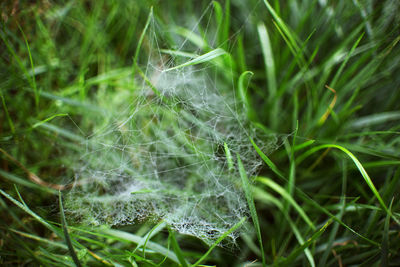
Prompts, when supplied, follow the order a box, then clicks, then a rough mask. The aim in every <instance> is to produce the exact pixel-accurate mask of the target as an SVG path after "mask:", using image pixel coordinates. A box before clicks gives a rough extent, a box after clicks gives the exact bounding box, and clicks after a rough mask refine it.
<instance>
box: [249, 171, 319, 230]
mask: <svg viewBox="0 0 400 267" xmlns="http://www.w3.org/2000/svg"><path fill="white" fill-rule="evenodd" d="M256 181H258V182H260V183H262V184H264V185H266V186H268V187H269V188H271V189H272V190H274V191H275V192H277V193H278V194H280V195H281V196H282V197H283V198H284V199H286V201H287V202H289V203H290V204H291V205H292V206H293V208H294V209H295V210H296V211H297V212H298V213H299V215H300V216H301V217H302V218H303V220H304V221H305V222H306V223H307V224H308V225H309V226H310V227H311V229H313V230H315V226H314V224H313V222H312V221H311V220H310V218H309V217H308V216H307V214H306V213H305V212H304V210H303V209H302V208H301V207H300V205H299V204H297V203H296V201H295V200H294V199H293V197H292V196H291V195H290V194H289V193H288V192H287V191H286V190H285V189H284V188H283V187H281V186H280V185H279V184H277V183H275V182H274V181H272V180H271V179H268V178H266V177H257V178H256Z"/></svg>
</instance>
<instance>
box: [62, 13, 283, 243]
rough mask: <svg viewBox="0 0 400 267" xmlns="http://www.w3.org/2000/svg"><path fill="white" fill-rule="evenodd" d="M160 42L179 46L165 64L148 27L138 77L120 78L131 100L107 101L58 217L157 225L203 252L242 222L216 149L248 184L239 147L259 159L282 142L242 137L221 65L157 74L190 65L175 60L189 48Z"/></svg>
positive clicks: (243, 128) (119, 96) (237, 194)
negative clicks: (193, 241) (190, 239)
mask: <svg viewBox="0 0 400 267" xmlns="http://www.w3.org/2000/svg"><path fill="white" fill-rule="evenodd" d="M203 17H204V16H203ZM196 31H197V28H196V27H194V28H193V30H192V34H196ZM168 34H169V36H168V37H169V38H172V39H173V41H174V42H176V43H177V44H179V43H180V45H176V47H177V48H178V49H175V50H174V51H176V52H174V53H172V55H171V52H168V53H166V52H165V50H162V48H164V47H162V44H161V43H162V42H161V41H160V40H161V38H160V32H159V30H158V29H157V28H156V22H155V20H154V19H152V21H151V23H150V27H149V29H148V32H147V34H146V39H145V42H144V47H143V48H142V49H143V50H144V51H146V50H147V52H146V54H148V59H147V62H139V63H140V64H139V66H140V68H141V69H143V70H144V71H143V73H142V74H143V75H141V76H137V77H135V79H132V75H131V76H130V77H127V78H124V79H126V81H125V82H126V83H130V84H132V83H134V84H135V86H134V90H119V92H118V93H115V94H114V95H113V97H112V98H111V99H110V100H109V101H108V102H109V106H111V107H112V108H111V109H110V108H109V109H110V110H111V111H110V114H109V115H108V116H106V117H107V118H105V121H111V123H107V126H106V127H99V128H100V130H97V131H96V133H95V134H93V135H92V136H91V137H90V138H88V139H87V140H86V143H85V145H86V148H87V149H86V153H84V154H83V155H82V157H81V158H80V161H79V165H78V166H79V168H77V170H76V184H77V186H75V187H74V188H73V190H72V191H71V192H70V193H69V194H68V196H67V199H66V207H67V209H68V211H69V213H70V214H72V215H75V217H76V218H79V219H80V220H81V221H82V222H84V223H90V224H109V225H121V224H131V223H135V222H138V221H141V220H154V221H157V220H163V221H165V222H166V223H167V224H168V225H169V226H170V227H172V228H173V229H175V230H176V231H178V232H180V233H182V234H189V235H193V236H196V237H198V238H200V239H202V240H203V241H205V242H206V243H209V244H210V243H211V242H213V241H215V239H216V238H218V237H219V236H220V235H221V234H222V233H224V232H226V231H227V230H229V229H230V228H231V227H232V226H233V225H234V224H235V223H237V222H238V221H239V220H240V219H241V218H242V217H243V216H247V214H248V208H247V204H246V203H247V202H246V199H245V197H244V194H243V190H242V187H241V180H240V175H239V172H238V170H237V168H236V166H235V167H234V168H233V169H232V168H229V166H228V162H227V156H226V151H225V150H224V144H226V145H227V147H228V148H229V150H230V153H231V155H232V158H233V159H235V158H236V153H237V154H239V155H240V157H241V159H242V161H243V163H244V166H245V168H246V171H247V174H248V176H249V177H251V176H253V175H254V174H256V173H257V171H258V170H259V167H260V166H261V164H262V161H261V159H260V158H259V156H258V155H257V153H256V151H255V150H254V148H253V146H252V145H251V143H250V141H249V138H250V137H251V138H253V139H255V140H257V143H258V145H259V146H260V148H261V149H262V150H263V151H264V152H265V153H266V154H268V153H270V152H272V151H274V150H275V149H277V147H278V146H279V145H280V144H281V143H282V137H279V136H277V135H265V134H262V133H261V131H259V130H257V129H255V128H254V127H252V125H251V123H250V122H249V121H248V119H247V116H246V113H245V110H244V107H243V104H242V103H241V102H240V101H238V98H236V96H235V94H236V93H235V89H234V86H233V82H232V80H228V79H226V76H225V77H224V75H222V74H221V73H218V63H221V60H223V58H222V57H221V58H218V59H215V60H213V61H210V62H207V63H204V64H201V65H196V66H188V67H183V68H179V69H175V70H170V71H165V70H166V69H168V68H171V67H173V66H175V65H176V64H178V63H179V62H184V61H188V60H190V59H188V58H182V57H181V56H179V55H178V52H182V51H183V50H186V51H187V49H191V48H193V45H192V43H190V42H189V41H188V40H186V39H182V38H181V37H179V36H178V35H176V34H174V33H168ZM208 34H209V35H211V34H212V33H210V32H209V33H208ZM166 48H171V47H166ZM171 49H174V47H172V48H171ZM192 51H193V49H192ZM181 54H182V53H181ZM185 55H186V54H185ZM218 60H220V62H218ZM142 61H143V60H142ZM143 63H144V64H143ZM143 66H144V67H143ZM228 76H229V75H228ZM283 138H284V137H283ZM234 161H235V160H234ZM236 235H237V233H232V234H231V235H230V237H231V238H232V239H233V240H234V239H235V237H236Z"/></svg>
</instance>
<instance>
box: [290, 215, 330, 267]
mask: <svg viewBox="0 0 400 267" xmlns="http://www.w3.org/2000/svg"><path fill="white" fill-rule="evenodd" d="M331 223H332V219H330V220H329V221H328V222H327V223H325V224H324V225H323V226H322V227H321V228H320V229H319V230H318V231H317V232H315V233H314V234H313V235H312V236H311V237H310V238H309V239H307V241H306V242H304V244H303V245H301V246H300V247H298V248H296V249H295V250H294V251H292V253H290V255H289V256H288V257H287V258H286V259H285V260H284V262H282V264H284V265H289V266H292V265H291V264H292V263H293V261H294V260H295V259H296V258H297V256H299V255H300V253H302V252H303V251H304V250H305V249H306V248H308V247H309V246H310V245H311V244H312V243H313V242H315V241H316V240H317V239H318V238H319V237H320V236H321V235H322V234H323V233H324V232H325V230H326V228H328V226H329V225H330V224H331Z"/></svg>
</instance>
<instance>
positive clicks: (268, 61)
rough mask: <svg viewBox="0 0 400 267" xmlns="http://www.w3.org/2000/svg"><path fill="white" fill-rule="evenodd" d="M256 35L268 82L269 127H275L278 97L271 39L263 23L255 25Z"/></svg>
mask: <svg viewBox="0 0 400 267" xmlns="http://www.w3.org/2000/svg"><path fill="white" fill-rule="evenodd" d="M257 30H258V36H259V38H260V42H261V49H262V52H263V56H264V65H265V71H266V77H267V82H268V105H269V106H270V109H271V111H270V123H271V128H272V129H275V128H276V126H277V119H278V110H279V99H277V98H276V96H277V95H276V93H277V91H278V88H277V83H276V74H275V61H274V56H273V51H272V47H271V41H270V38H269V36H268V31H267V28H266V27H265V25H264V24H263V23H259V24H258V26H257Z"/></svg>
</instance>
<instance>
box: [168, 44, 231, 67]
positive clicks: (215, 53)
mask: <svg viewBox="0 0 400 267" xmlns="http://www.w3.org/2000/svg"><path fill="white" fill-rule="evenodd" d="M225 54H227V53H226V51H225V50H223V49H222V48H217V49H214V50H212V51H210V52H208V53H205V54H203V55H201V56H198V57H197V58H195V59H192V60H190V61H188V62H185V63H183V64H181V65H178V66H175V67H172V68H169V69H166V70H164V71H171V70H176V69H180V68H183V67H187V66H192V65H197V64H200V63H204V62H208V61H211V60H212V59H214V58H216V57H219V56H222V55H225Z"/></svg>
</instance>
